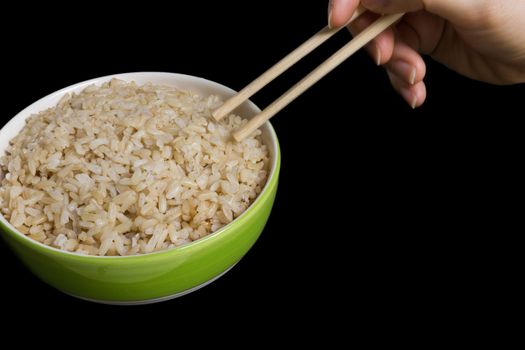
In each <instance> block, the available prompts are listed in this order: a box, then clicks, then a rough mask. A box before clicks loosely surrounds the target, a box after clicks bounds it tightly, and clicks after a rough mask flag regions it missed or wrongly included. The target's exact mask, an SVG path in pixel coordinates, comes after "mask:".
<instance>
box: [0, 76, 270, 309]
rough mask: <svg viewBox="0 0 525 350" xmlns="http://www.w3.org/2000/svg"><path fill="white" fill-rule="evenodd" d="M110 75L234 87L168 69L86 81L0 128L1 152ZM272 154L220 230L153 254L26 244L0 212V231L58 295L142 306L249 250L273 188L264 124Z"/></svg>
mask: <svg viewBox="0 0 525 350" xmlns="http://www.w3.org/2000/svg"><path fill="white" fill-rule="evenodd" d="M112 78H119V79H123V80H127V81H131V80H133V81H136V82H137V83H146V82H152V83H154V84H166V85H171V86H176V87H180V88H182V89H189V90H192V91H196V92H199V93H201V94H216V95H219V96H220V97H221V98H223V99H224V98H228V97H229V96H231V95H232V94H234V91H233V90H231V89H229V88H227V87H225V86H222V85H219V84H217V83H214V82H212V81H208V80H205V79H202V78H197V77H192V76H187V75H181V74H173V73H148V72H146V73H129V74H118V75H113V76H107V77H102V78H97V79H93V80H89V81H85V82H82V83H79V84H76V85H73V86H70V87H67V88H65V89H62V90H60V91H57V92H55V93H53V94H51V95H49V96H46V97H44V98H43V99H41V100H39V101H37V102H35V103H33V104H32V105H31V106H29V107H27V108H26V109H24V110H23V111H22V112H20V113H19V114H18V115H16V116H15V117H14V118H13V119H12V120H11V121H10V122H9V123H8V124H7V125H5V127H4V128H3V129H2V130H0V154H3V153H4V152H5V149H6V147H7V145H8V142H9V140H10V139H12V138H13V137H14V136H15V135H16V134H17V133H18V132H19V131H20V130H21V128H22V127H23V126H24V123H25V119H26V118H27V117H29V116H30V115H31V114H33V113H36V112H38V111H41V110H43V109H45V108H49V107H51V106H54V105H55V104H56V103H57V102H58V101H59V100H60V98H61V97H62V96H63V95H64V94H66V93H71V92H79V91H80V90H82V89H83V88H85V87H86V86H87V85H90V84H101V83H103V82H106V81H108V80H111V79H112ZM259 111H260V110H259V108H257V106H255V105H254V104H253V103H251V102H247V103H245V104H244V105H242V106H241V107H239V109H238V110H237V112H238V113H239V114H241V115H243V116H245V117H248V118H249V117H251V116H253V115H255V114H256V113H257V112H259ZM262 131H263V139H264V141H265V143H266V144H267V145H268V147H269V150H270V153H271V158H272V159H271V171H270V175H269V178H268V182H267V183H266V186H265V187H264V189H263V191H262V193H261V194H260V195H259V197H258V198H257V200H256V201H255V202H254V203H253V204H252V205H251V206H250V207H249V208H248V210H246V211H245V212H244V213H243V214H242V215H241V216H239V217H238V218H237V219H236V220H234V221H233V222H232V223H230V224H229V225H227V226H225V227H224V228H222V229H221V230H219V231H217V232H215V233H213V234H211V235H208V236H206V237H204V238H202V239H200V240H198V241H195V242H193V243H191V244H189V245H187V246H183V247H179V248H174V249H171V250H165V251H161V252H158V253H152V254H145V255H135V256H126V257H98V256H81V255H76V254H73V253H68V252H64V251H60V250H58V249H55V248H52V247H49V246H46V245H43V244H41V243H38V242H36V241H33V240H31V239H29V238H27V237H26V236H24V235H23V234H22V233H20V232H18V231H17V230H16V229H15V228H14V227H13V226H12V225H11V224H9V223H8V222H7V221H6V220H5V219H4V217H3V216H2V215H0V229H1V232H0V235H1V236H2V237H3V238H4V240H5V241H6V242H7V244H8V245H9V246H10V247H11V248H12V249H13V251H14V252H15V253H16V255H17V256H18V257H19V258H20V260H21V261H22V262H23V263H24V264H25V265H26V266H27V267H28V268H29V269H30V270H31V271H32V272H33V273H34V274H35V275H37V276H38V277H39V278H40V279H42V280H43V281H45V282H47V283H48V284H50V285H51V286H53V287H55V288H57V289H59V290H61V291H62V292H64V293H67V294H70V295H73V296H75V297H78V298H82V299H87V300H91V301H96V302H102V303H109V304H141V303H151V302H157V301H163V300H168V299H171V298H175V297H178V296H181V295H184V294H187V293H190V292H192V291H194V290H196V289H198V288H200V287H203V286H205V285H206V284H208V283H210V282H212V281H214V280H215V279H217V278H218V277H220V276H221V275H222V274H224V273H226V272H227V271H228V270H229V269H230V268H232V267H233V266H234V265H235V264H236V263H237V262H238V261H239V260H240V259H241V258H242V257H243V255H244V254H246V252H247V251H248V250H249V249H250V248H251V247H252V245H253V244H254V243H255V241H256V240H257V238H258V237H259V235H260V234H261V232H262V230H263V228H264V225H265V224H266V220H267V219H268V216H269V215H270V211H271V209H272V205H273V201H274V198H275V194H276V191H277V182H278V177H279V167H280V153H279V145H278V141H277V136H276V135H275V131H274V130H273V128H272V126H271V125H270V124H269V123H266V125H264V127H263V128H262Z"/></svg>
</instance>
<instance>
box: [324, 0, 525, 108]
mask: <svg viewBox="0 0 525 350" xmlns="http://www.w3.org/2000/svg"><path fill="white" fill-rule="evenodd" d="M359 3H361V5H362V6H363V7H365V8H366V9H368V10H370V12H367V13H365V14H364V15H362V16H361V17H360V18H358V19H357V20H356V21H354V22H353V23H352V24H351V25H350V26H349V29H350V31H351V32H352V33H353V34H356V33H358V32H360V31H361V30H363V29H364V28H366V27H368V26H369V25H370V24H371V23H372V22H373V21H374V20H375V19H376V18H377V17H378V16H379V15H378V14H387V13H398V12H407V14H406V15H405V16H404V17H403V19H402V20H401V21H400V22H399V23H397V24H396V25H395V26H394V27H392V28H390V29H387V30H386V31H385V32H383V33H382V34H380V35H379V36H378V37H377V38H376V39H374V41H373V42H371V43H370V44H369V45H368V46H367V51H368V52H369V53H370V55H371V56H372V58H373V59H374V60H375V62H376V63H377V64H378V65H382V66H384V67H385V68H386V70H387V73H388V76H389V78H390V82H391V83H392V86H393V87H394V89H395V90H396V91H397V92H398V93H399V94H400V95H401V96H402V97H403V98H404V99H405V100H406V101H407V103H408V104H409V105H410V106H412V108H415V107H419V106H421V105H422V104H423V102H424V101H425V98H426V88H425V83H424V82H423V78H424V77H425V72H426V67H425V62H424V61H423V58H422V55H429V56H431V57H432V58H433V59H435V60H436V61H438V62H441V63H442V64H444V65H446V66H447V67H449V68H450V69H452V70H454V71H456V72H458V73H460V74H463V75H465V76H467V77H469V78H472V79H476V80H480V81H484V82H488V83H492V84H500V85H506V84H517V83H523V82H525V20H524V18H525V1H523V0H361V1H359V0H331V1H330V3H329V16H328V18H329V25H330V26H331V27H338V26H342V25H344V24H345V23H346V22H347V21H348V20H349V19H350V17H351V16H352V14H353V12H354V11H355V9H356V8H357V6H358V5H359Z"/></svg>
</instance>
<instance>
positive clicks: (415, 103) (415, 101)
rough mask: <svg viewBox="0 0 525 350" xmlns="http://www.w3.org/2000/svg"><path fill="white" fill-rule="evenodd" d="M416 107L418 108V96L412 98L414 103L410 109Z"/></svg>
mask: <svg viewBox="0 0 525 350" xmlns="http://www.w3.org/2000/svg"><path fill="white" fill-rule="evenodd" d="M416 106H417V96H414V97H413V98H412V103H411V104H410V107H412V109H416Z"/></svg>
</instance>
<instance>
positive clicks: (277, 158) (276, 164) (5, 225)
mask: <svg viewBox="0 0 525 350" xmlns="http://www.w3.org/2000/svg"><path fill="white" fill-rule="evenodd" d="M145 75H146V76H148V75H149V76H151V75H153V76H155V75H156V76H161V77H162V76H163V77H171V78H183V79H189V80H194V81H200V82H201V83H204V84H207V85H211V86H214V87H217V88H220V89H224V91H225V92H226V93H230V94H235V93H236V92H237V91H235V90H233V89H231V88H229V87H227V86H225V85H222V84H220V83H217V82H214V81H212V80H208V79H205V78H202V77H197V76H193V75H188V74H181V73H172V72H158V71H142V72H129V73H117V74H109V75H104V76H101V77H97V78H92V79H88V80H85V81H81V82H79V83H75V84H72V85H69V86H66V87H64V88H62V89H59V90H57V91H54V92H52V93H50V94H48V95H46V96H44V97H42V98H40V99H38V100H36V101H35V102H33V103H31V104H30V105H29V106H27V107H25V108H24V109H22V110H21V111H20V112H18V113H17V114H16V115H15V116H14V117H12V118H11V119H10V120H9V121H8V122H7V123H6V124H5V125H4V126H3V127H2V128H1V129H0V136H1V135H2V133H3V132H5V129H7V128H8V126H9V125H10V124H11V123H14V121H15V120H18V119H24V120H25V119H27V118H28V117H29V116H31V115H32V114H34V113H31V114H28V110H30V109H32V108H33V107H34V106H35V105H37V104H39V103H41V102H43V101H45V100H48V99H52V98H54V97H56V96H62V95H64V94H66V93H69V92H71V91H72V90H75V89H77V88H80V87H82V86H84V88H85V87H87V86H89V85H92V84H102V83H105V82H107V81H109V80H110V79H113V78H116V79H122V80H127V81H133V77H136V78H138V77H142V76H145ZM159 85H162V84H159ZM245 103H248V105H249V107H250V108H252V109H254V110H255V111H256V112H260V111H261V110H260V108H259V107H258V106H257V105H256V104H254V103H253V102H252V101H251V100H248V101H246V102H245ZM24 115H25V117H24ZM264 127H266V128H267V129H268V133H269V136H270V140H271V145H267V146H269V147H271V148H272V152H271V154H273V157H272V159H271V163H270V172H269V174H268V178H267V179H266V183H265V184H264V187H263V188H262V190H261V192H260V193H259V194H258V195H257V198H255V200H254V201H253V202H252V203H251V204H250V205H249V206H248V208H247V209H246V210H245V211H244V212H243V213H242V214H241V215H239V216H238V217H237V218H235V219H234V220H233V221H231V222H230V223H228V224H227V225H225V226H223V227H221V228H220V229H218V230H217V231H214V232H212V233H210V234H208V235H206V236H205V237H202V238H199V239H198V240H195V241H192V242H191V243H187V244H185V245H182V246H178V247H172V248H167V249H163V250H159V251H157V252H152V253H143V254H135V255H123V256H122V255H116V256H106V255H104V256H100V255H83V254H78V253H75V252H69V251H65V250H61V249H58V248H55V247H52V246H49V245H46V244H44V243H41V242H38V241H35V240H34V239H31V238H29V237H27V236H26V235H24V234H23V233H22V232H20V231H19V230H17V229H16V228H15V227H14V226H13V225H11V223H10V222H9V221H8V220H7V219H6V218H5V217H4V215H3V214H1V213H0V228H2V229H3V230H4V231H7V232H8V234H13V235H14V236H15V238H18V239H19V240H20V239H21V240H22V241H24V242H25V243H28V244H29V245H31V246H33V248H36V249H39V250H40V249H44V250H45V251H47V252H48V253H54V254H58V255H64V257H69V258H75V259H79V260H97V261H104V260H106V261H110V260H111V261H116V260H140V259H146V258H152V257H162V256H165V255H168V254H176V253H183V252H185V251H187V250H190V249H193V248H197V247H199V246H201V245H203V244H205V243H206V242H209V241H210V240H213V239H217V238H218V237H220V236H221V234H222V233H224V232H225V231H229V230H231V229H232V228H233V226H235V225H237V224H239V222H240V221H242V220H243V219H245V218H248V216H250V215H251V214H252V213H253V212H254V210H255V208H256V207H258V206H259V203H260V202H261V201H262V198H264V197H265V196H267V194H268V191H269V189H270V187H273V185H274V184H276V183H277V181H278V176H279V172H280V164H281V150H280V146H279V140H278V138H277V133H276V132H275V129H274V128H273V126H272V124H271V123H270V122H269V121H267V122H266V123H265V124H264ZM4 153H5V149H4V150H0V156H2V155H3V154H4Z"/></svg>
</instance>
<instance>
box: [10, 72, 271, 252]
mask: <svg viewBox="0 0 525 350" xmlns="http://www.w3.org/2000/svg"><path fill="white" fill-rule="evenodd" d="M113 78H117V79H121V80H125V81H135V82H136V83H137V84H145V83H148V82H149V83H153V84H157V85H168V86H173V87H176V88H180V89H182V90H189V91H193V92H195V93H198V94H200V95H202V96H207V95H212V94H213V95H217V96H219V97H220V98H221V99H222V100H226V99H227V98H229V97H231V96H233V95H234V94H235V91H234V90H232V89H230V88H228V87H226V86H223V85H221V84H218V83H215V82H213V81H210V80H206V79H203V78H199V77H194V76H191V75H184V74H176V73H162V72H139V73H123V74H115V75H108V76H105V77H100V78H95V79H91V80H87V81H84V82H81V83H78V84H75V85H71V86H68V87H66V88H63V89H61V90H58V91H56V92H54V93H52V94H50V95H48V96H46V97H44V98H41V99H40V100H38V101H36V102H35V103H33V104H31V105H30V106H29V107H27V108H25V109H24V110H22V111H21V112H20V113H18V114H17V115H16V116H14V117H13V119H11V120H10V121H9V122H8V123H7V124H6V125H5V126H4V127H3V128H2V130H0V155H3V154H4V153H5V150H6V148H7V146H8V145H9V141H10V140H11V139H12V138H14V137H15V136H16V135H17V134H18V133H19V132H20V130H22V128H23V127H24V126H25V120H26V119H27V118H28V117H29V116H31V115H32V114H35V113H38V112H40V111H42V110H44V109H47V108H50V107H53V106H55V105H56V104H57V103H58V101H60V99H61V98H62V96H64V95H65V94H68V93H72V92H75V93H78V92H80V91H82V90H83V89H85V88H86V87H87V86H88V85H92V84H96V85H100V84H102V83H105V82H107V81H110V80H111V79H113ZM260 111H261V110H260V109H259V108H258V107H257V106H256V105H255V104H254V103H252V102H251V101H247V102H245V103H244V104H242V105H241V106H239V107H238V108H237V109H236V110H235V111H234V113H235V114H238V115H240V116H242V117H243V118H248V119H249V118H252V117H253V116H255V115H256V114H257V113H259V112H260ZM261 131H262V138H263V141H264V143H265V144H266V145H267V146H268V150H269V152H270V156H271V169H270V174H269V176H268V181H267V182H269V179H270V177H272V176H273V175H274V172H275V169H276V165H277V158H276V154H277V148H278V144H277V136H276V134H275V131H274V129H273V127H272V126H271V125H270V123H268V122H267V123H266V124H265V125H263V126H262V127H261ZM265 189H266V186H265ZM263 191H264V189H263ZM252 204H253V203H252ZM0 221H2V222H3V223H4V224H5V225H6V226H8V227H10V228H11V229H12V230H13V231H15V232H17V233H19V232H18V230H16V229H15V228H14V227H13V226H12V225H11V224H10V223H9V222H8V221H7V220H6V219H5V218H4V217H3V215H0ZM19 234H20V235H22V236H23V237H25V238H27V237H26V236H25V235H23V234H21V233H19ZM27 239H29V238H27ZM33 242H35V243H38V242H36V241H33ZM38 244H41V243H38ZM45 247H47V248H51V249H54V250H55V249H56V248H53V247H50V246H45ZM62 252H64V253H67V252H65V251H62Z"/></svg>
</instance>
